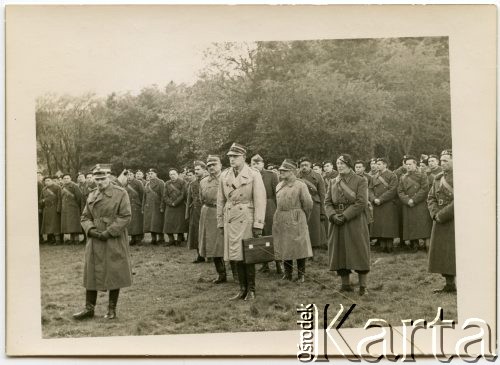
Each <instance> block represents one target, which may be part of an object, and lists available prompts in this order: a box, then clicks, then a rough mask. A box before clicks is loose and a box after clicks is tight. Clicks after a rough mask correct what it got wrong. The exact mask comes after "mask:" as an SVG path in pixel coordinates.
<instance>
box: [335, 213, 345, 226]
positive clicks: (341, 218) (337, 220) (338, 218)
mask: <svg viewBox="0 0 500 365" xmlns="http://www.w3.org/2000/svg"><path fill="white" fill-rule="evenodd" d="M344 221H345V217H344V215H343V214H335V215H334V216H333V223H334V224H336V225H337V226H341V225H342V224H344Z"/></svg>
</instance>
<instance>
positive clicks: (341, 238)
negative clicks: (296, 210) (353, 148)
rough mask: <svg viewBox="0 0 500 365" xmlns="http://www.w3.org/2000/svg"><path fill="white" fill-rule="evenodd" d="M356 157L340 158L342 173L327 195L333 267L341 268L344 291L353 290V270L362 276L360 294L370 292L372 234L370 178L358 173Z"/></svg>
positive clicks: (330, 261)
mask: <svg viewBox="0 0 500 365" xmlns="http://www.w3.org/2000/svg"><path fill="white" fill-rule="evenodd" d="M352 169H353V160H352V157H351V156H350V155H348V154H343V155H341V156H339V158H338V159H337V170H338V172H339V176H337V177H336V178H335V180H332V181H331V183H330V187H329V190H328V192H327V195H326V202H325V205H326V214H327V215H328V219H329V220H330V222H331V223H332V224H333V226H332V230H331V232H330V237H329V242H328V255H329V264H330V270H333V271H337V273H338V274H339V276H340V278H341V280H342V286H341V288H340V291H341V292H350V291H352V290H353V289H352V287H351V283H350V274H351V270H355V271H356V272H357V273H358V277H359V295H364V294H366V281H367V275H368V272H369V271H370V237H369V233H368V222H367V216H366V207H367V204H368V182H367V180H366V179H365V178H364V177H362V176H359V175H357V174H355V173H354V171H353V170H352Z"/></svg>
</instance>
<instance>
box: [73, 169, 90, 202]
mask: <svg viewBox="0 0 500 365" xmlns="http://www.w3.org/2000/svg"><path fill="white" fill-rule="evenodd" d="M85 182H86V179H85V174H84V173H83V172H79V173H78V175H76V183H77V185H78V188H79V189H80V193H82V200H83V204H82V209H83V207H84V206H85V201H86V200H87V196H88V193H87V187H86V186H85Z"/></svg>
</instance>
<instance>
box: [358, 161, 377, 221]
mask: <svg viewBox="0 0 500 365" xmlns="http://www.w3.org/2000/svg"><path fill="white" fill-rule="evenodd" d="M365 170H366V167H365V162H364V161H362V160H357V161H356V162H355V163H354V173H355V174H356V175H359V176H361V177H362V178H364V179H365V180H366V183H367V188H368V204H367V205H366V218H367V221H368V229H370V224H371V223H373V206H372V203H371V199H370V198H371V196H370V193H371V192H372V189H371V186H372V177H371V176H370V175H369V174H368V173H367V172H365Z"/></svg>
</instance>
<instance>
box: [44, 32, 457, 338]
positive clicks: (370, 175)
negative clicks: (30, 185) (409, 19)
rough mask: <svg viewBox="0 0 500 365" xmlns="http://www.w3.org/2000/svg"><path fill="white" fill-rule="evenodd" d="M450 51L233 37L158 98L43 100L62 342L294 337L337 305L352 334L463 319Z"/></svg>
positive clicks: (51, 333) (47, 305)
mask: <svg viewBox="0 0 500 365" xmlns="http://www.w3.org/2000/svg"><path fill="white" fill-rule="evenodd" d="M155 51H156V50H155V49H148V48H144V49H141V50H140V52H142V53H144V58H145V59H147V58H148V57H154V54H155ZM448 55H449V53H448V38H447V37H421V38H413V37H412V38H385V39H316V40H295V41H258V40H256V41H254V42H238V43H237V42H218V43H212V44H207V45H206V48H205V49H202V52H201V53H200V64H201V67H200V68H199V69H195V68H190V69H189V70H184V69H183V65H182V64H181V63H180V62H178V61H177V60H176V59H169V60H168V62H167V63H166V64H164V67H165V68H166V69H168V72H163V75H162V76H160V75H159V77H158V81H157V83H156V84H154V85H147V84H144V86H143V87H142V88H141V89H137V90H113V91H112V92H109V93H107V94H105V95H100V94H96V93H86V94H70V93H61V91H62V90H50V92H48V93H47V94H43V95H40V97H39V98H38V99H37V104H36V132H37V136H36V137H37V161H38V178H39V179H38V195H39V205H38V209H39V224H40V275H41V294H42V296H41V305H42V318H41V321H42V329H43V336H44V337H47V338H53V337H81V336H117V335H159V334H181V333H207V332H208V333H212V332H246V331H280V330H292V329H296V328H297V324H296V317H297V315H296V308H297V307H298V306H299V305H300V303H315V304H317V305H321V304H326V303H329V302H331V301H332V300H335V301H336V302H340V303H344V305H346V306H349V305H350V304H351V303H357V305H358V310H357V311H356V312H355V313H353V315H352V317H350V318H349V323H347V325H348V326H349V327H362V326H363V324H364V322H366V318H367V317H370V316H371V317H373V316H376V317H377V318H385V319H387V320H388V321H389V322H390V323H391V322H392V323H394V324H397V323H399V321H400V320H401V319H402V318H405V316H409V317H410V318H429V319H431V318H434V316H435V313H436V308H437V307H443V308H445V309H446V313H447V315H448V316H449V317H450V316H451V318H455V317H456V311H457V305H456V285H455V274H456V265H455V239H454V219H453V217H454V208H453V152H452V140H451V125H452V120H451V116H450V77H449V57H448ZM187 71H189V72H191V73H192V79H191V80H189V81H185V82H178V81H175V80H176V74H178V73H183V74H186V73H187ZM121 76H125V77H126V75H121ZM169 78H171V79H169ZM266 244H267V246H266Z"/></svg>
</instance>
